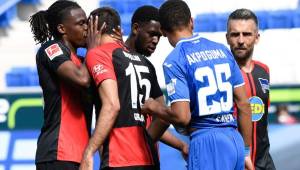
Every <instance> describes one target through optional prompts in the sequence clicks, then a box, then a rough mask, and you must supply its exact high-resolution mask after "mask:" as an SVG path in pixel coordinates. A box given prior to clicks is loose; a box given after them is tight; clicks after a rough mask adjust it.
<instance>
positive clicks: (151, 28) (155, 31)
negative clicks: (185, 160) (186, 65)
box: [125, 5, 188, 157]
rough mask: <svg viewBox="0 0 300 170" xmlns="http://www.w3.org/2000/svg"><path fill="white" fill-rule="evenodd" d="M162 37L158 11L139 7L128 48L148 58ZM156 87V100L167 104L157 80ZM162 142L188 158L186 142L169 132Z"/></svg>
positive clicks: (154, 73)
mask: <svg viewBox="0 0 300 170" xmlns="http://www.w3.org/2000/svg"><path fill="white" fill-rule="evenodd" d="M160 37H161V31H160V23H159V13H158V9H157V8H156V7H154V6H149V5H146V6H141V7H139V8H138V9H137V10H136V11H135V12H134V14H133V16H132V19H131V33H130V35H129V37H128V39H127V40H126V42H125V44H126V46H127V47H128V48H129V49H130V50H131V51H134V52H137V53H139V54H142V55H144V56H146V57H150V55H151V54H152V53H153V52H154V51H155V49H156V46H157V44H158V42H159V39H160ZM149 67H152V69H151V70H153V72H151V74H153V76H154V77H157V76H156V72H155V68H154V66H153V65H152V64H151V63H150V64H149ZM154 87H156V88H158V89H157V90H159V91H160V94H161V95H160V96H159V97H158V98H156V100H158V101H159V102H161V103H162V104H165V101H164V96H163V93H162V91H161V89H160V88H159V85H158V82H157V78H156V82H155V86H154ZM148 119H149V120H150V121H149V122H147V126H149V125H150V122H151V120H152V116H149V117H148ZM153 126H157V124H153ZM167 127H168V126H166V127H164V128H161V129H162V130H163V129H166V128H167ZM158 133H159V132H158ZM154 140H155V139H154ZM161 141H162V142H164V143H165V144H167V145H169V146H171V147H173V148H176V149H178V150H179V151H181V153H182V155H183V156H184V157H187V154H188V145H187V144H186V143H185V142H183V141H181V140H179V139H177V138H176V137H175V136H174V135H172V134H171V133H170V132H169V131H166V132H165V133H164V134H163V136H162V137H161Z"/></svg>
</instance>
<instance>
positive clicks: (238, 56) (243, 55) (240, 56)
mask: <svg viewBox="0 0 300 170" xmlns="http://www.w3.org/2000/svg"><path fill="white" fill-rule="evenodd" d="M232 53H233V56H234V58H235V60H237V61H247V60H248V59H249V58H251V56H252V54H253V48H251V49H249V50H245V51H238V50H233V51H232Z"/></svg>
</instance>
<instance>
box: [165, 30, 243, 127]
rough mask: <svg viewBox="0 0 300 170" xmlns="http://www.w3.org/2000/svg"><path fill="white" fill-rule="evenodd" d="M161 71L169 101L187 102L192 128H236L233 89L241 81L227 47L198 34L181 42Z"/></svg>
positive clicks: (240, 84)
mask: <svg viewBox="0 0 300 170" xmlns="http://www.w3.org/2000/svg"><path fill="white" fill-rule="evenodd" d="M163 70H164V76H165V81H166V88H167V93H168V98H169V101H170V102H171V103H173V102H177V101H189V103H190V109H191V114H192V115H191V127H194V128H211V127H220V126H234V127H236V120H235V119H234V117H233V103H234V102H233V90H234V88H235V87H238V86H242V85H244V80H243V77H242V74H241V71H240V69H239V67H238V65H237V63H236V61H235V60H234V57H233V56H232V54H231V52H230V51H229V49H228V48H227V47H225V46H224V45H222V44H220V43H216V42H213V41H210V40H208V39H205V38H201V37H200V36H199V35H194V36H192V37H190V38H187V39H182V40H180V41H179V42H178V43H177V44H176V47H175V48H174V49H173V51H172V52H171V53H170V54H169V55H168V56H167V58H166V59H165V61H164V64H163Z"/></svg>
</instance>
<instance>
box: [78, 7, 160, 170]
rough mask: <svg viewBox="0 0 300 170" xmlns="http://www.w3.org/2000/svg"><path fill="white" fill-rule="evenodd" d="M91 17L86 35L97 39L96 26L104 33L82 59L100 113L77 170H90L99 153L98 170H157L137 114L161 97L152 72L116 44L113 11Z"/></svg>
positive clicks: (101, 11) (141, 118) (116, 16)
mask: <svg viewBox="0 0 300 170" xmlns="http://www.w3.org/2000/svg"><path fill="white" fill-rule="evenodd" d="M90 16H91V19H90V21H91V22H90V26H91V27H90V28H91V29H90V32H92V33H95V34H97V26H98V25H102V23H104V22H105V23H106V28H105V29H104V31H103V34H102V36H101V38H99V41H98V42H99V43H100V42H101V45H99V46H97V47H95V48H91V49H88V53H87V56H86V57H87V58H86V64H87V67H88V70H89V73H90V74H91V75H92V78H93V81H94V83H95V85H96V87H97V91H98V94H99V97H100V101H99V102H100V110H99V113H97V114H99V116H98V118H97V123H96V128H95V131H94V133H93V135H92V137H91V139H90V141H89V144H88V146H87V148H86V150H85V153H84V158H83V160H82V162H81V167H80V168H81V169H92V167H93V155H94V153H95V152H96V150H97V149H98V148H99V147H103V151H102V154H101V169H122V170H126V169H131V170H134V169H139V170H156V169H159V162H158V158H157V153H155V149H154V145H153V143H152V140H150V138H149V136H148V134H147V131H146V121H145V120H146V118H145V116H144V115H143V114H141V113H140V109H141V105H142V103H143V101H144V100H145V99H147V98H149V97H151V98H157V97H159V96H162V93H161V91H160V90H158V89H159V85H158V83H157V79H156V76H155V75H154V74H151V73H152V72H154V71H155V70H154V67H153V66H152V64H151V63H150V62H149V61H148V60H147V59H146V58H145V57H143V56H141V55H139V54H138V53H132V52H130V51H129V50H128V49H127V48H126V47H125V45H124V43H123V41H122V39H119V38H117V37H118V35H116V34H115V32H114V31H113V30H114V29H115V30H117V31H120V30H119V29H118V28H119V25H120V22H121V21H120V16H119V14H118V13H117V12H116V11H115V10H114V9H112V8H109V7H103V8H98V9H96V10H94V11H93V12H92V13H91V15H90ZM93 18H96V25H94V22H93ZM98 21H99V22H98ZM119 33H120V32H119ZM95 36H97V35H95Z"/></svg>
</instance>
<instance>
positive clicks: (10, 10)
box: [0, 0, 300, 170]
mask: <svg viewBox="0 0 300 170" xmlns="http://www.w3.org/2000/svg"><path fill="white" fill-rule="evenodd" d="M53 2H54V0H0V58H1V61H0V170H19V169H20V170H32V169H35V166H34V158H35V149H36V141H37V137H38V134H39V131H40V128H41V125H42V118H43V113H42V109H43V102H42V97H41V89H40V87H39V82H38V77H37V71H36V67H35V53H36V51H37V49H38V48H39V46H38V45H36V44H35V42H34V41H33V38H32V34H31V32H30V27H29V22H28V19H29V16H31V15H32V14H33V13H35V12H37V11H38V10H41V9H47V8H48V7H49V6H50V5H51V4H52V3H53ZM77 2H78V3H79V5H81V6H82V8H83V9H84V10H85V11H86V13H87V15H88V14H89V13H90V11H92V10H93V9H95V8H96V7H100V6H111V7H113V8H115V9H117V10H118V12H119V13H120V15H121V19H122V29H123V32H124V40H125V39H126V37H127V35H128V33H129V31H130V20H131V16H132V14H133V11H134V10H135V9H136V8H138V7H139V6H141V5H146V4H147V5H154V6H156V7H159V6H160V5H161V4H162V3H163V2H164V0H77ZM186 2H187V3H188V5H189V6H190V8H191V12H192V16H193V18H194V23H195V32H198V33H199V34H201V35H202V36H203V37H205V38H208V39H211V40H214V41H217V42H221V43H224V44H226V39H225V33H226V32H225V31H226V20H227V17H228V15H229V13H230V12H232V11H233V10H235V9H237V8H249V9H251V10H253V11H254V12H255V13H256V14H257V16H258V18H259V27H260V34H261V38H260V42H259V43H258V45H257V46H256V48H255V51H254V59H256V60H260V61H262V62H264V63H266V64H267V65H269V67H270V73H271V87H270V88H271V90H270V97H271V98H270V99H271V106H270V108H269V111H270V113H269V123H270V125H269V138H270V143H271V155H272V156H273V159H274V162H275V165H276V167H277V169H278V170H299V169H300V161H299V160H300V147H299V146H300V133H299V131H300V124H299V123H298V122H299V120H300V69H299V66H298V65H299V64H298V62H297V61H298V59H297V57H300V48H299V44H300V0H284V1H283V0H201V1H199V0H198V1H196V0H186ZM171 50H172V47H171V46H170V45H169V43H168V41H167V39H166V38H164V37H162V38H161V41H160V42H159V44H158V47H157V50H156V52H155V53H154V54H153V55H152V57H151V58H150V61H151V62H152V63H153V64H154V66H155V67H156V71H157V75H158V79H159V83H160V86H161V88H163V89H164V88H165V84H164V77H163V74H162V67H161V66H162V62H163V60H164V59H165V56H167V55H168V53H169V52H170V51H171ZM170 129H171V131H172V132H174V134H175V135H177V136H179V137H180V138H182V139H184V140H186V141H187V142H188V138H187V137H184V136H180V135H179V134H177V133H176V132H175V131H174V129H173V128H172V127H170ZM98 158H99V157H98V156H96V157H95V163H96V164H99V159H98ZM160 159H161V168H162V170H183V169H185V165H186V163H185V161H184V160H183V159H182V157H181V155H180V153H179V152H177V151H176V150H174V149H172V148H170V147H168V146H166V145H164V144H160ZM97 168H98V166H96V167H95V169H97Z"/></svg>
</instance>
